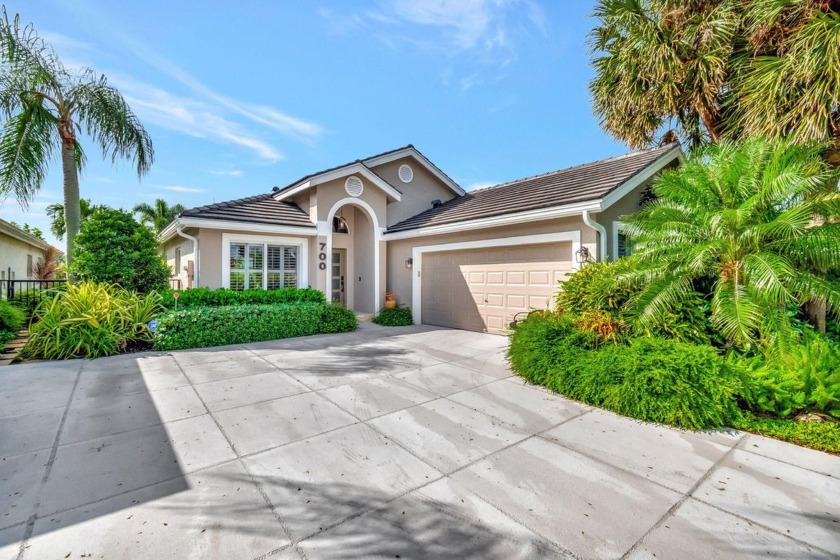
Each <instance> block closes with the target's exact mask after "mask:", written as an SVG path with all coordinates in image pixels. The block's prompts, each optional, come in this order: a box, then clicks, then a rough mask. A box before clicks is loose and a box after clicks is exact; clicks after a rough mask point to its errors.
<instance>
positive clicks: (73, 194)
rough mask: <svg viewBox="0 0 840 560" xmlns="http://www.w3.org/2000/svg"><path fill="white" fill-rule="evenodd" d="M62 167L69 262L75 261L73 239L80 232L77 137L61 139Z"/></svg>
mask: <svg viewBox="0 0 840 560" xmlns="http://www.w3.org/2000/svg"><path fill="white" fill-rule="evenodd" d="M61 169H62V172H63V173H64V225H65V228H66V235H67V264H68V266H69V265H70V263H71V262H73V239H74V238H75V237H76V234H77V233H78V232H79V225H80V223H81V213H82V212H81V208H80V203H79V172H78V168H77V166H76V142H75V138H62V139H61Z"/></svg>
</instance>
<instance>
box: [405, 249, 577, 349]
mask: <svg viewBox="0 0 840 560" xmlns="http://www.w3.org/2000/svg"><path fill="white" fill-rule="evenodd" d="M571 270H572V244H571V243H552V244H541V245H517V246H510V247H491V248H487V249H470V250H464V251H443V252H439V253H425V254H424V255H423V266H422V272H421V273H422V275H423V282H422V306H421V311H422V319H423V322H424V323H427V324H430V325H440V326H444V327H454V328H457V329H465V330H470V331H478V332H491V333H497V334H502V333H505V332H506V331H507V326H508V325H509V324H510V322H511V321H512V320H513V316H514V315H515V314H517V313H519V312H520V311H528V310H530V309H546V308H548V307H549V306H550V305H551V303H552V297H553V295H554V293H555V292H556V291H557V282H558V281H559V280H562V279H564V278H565V275H566V274H567V273H569V272H571Z"/></svg>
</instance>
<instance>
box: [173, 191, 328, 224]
mask: <svg viewBox="0 0 840 560" xmlns="http://www.w3.org/2000/svg"><path fill="white" fill-rule="evenodd" d="M272 194H273V193H266V194H258V195H256V196H249V197H246V198H238V199H236V200H228V201H225V202H219V203H216V204H208V205H207V206H199V207H197V208H190V209H188V210H184V211H183V212H181V217H182V218H205V219H211V220H230V221H234V222H252V223H258V224H272V225H281V226H304V227H312V228H314V227H315V224H313V223H312V220H310V219H309V214H307V213H306V212H304V211H303V210H301V209H300V207H299V206H298V205H297V204H294V203H291V202H283V201H277V200H274V198H273V197H272Z"/></svg>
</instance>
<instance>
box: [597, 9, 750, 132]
mask: <svg viewBox="0 0 840 560" xmlns="http://www.w3.org/2000/svg"><path fill="white" fill-rule="evenodd" d="M734 4H735V2H734V1H732V0H730V1H723V2H697V1H691V2H685V3H683V6H682V7H680V8H678V7H676V6H675V3H674V2H673V0H649V1H648V2H639V1H633V0H630V1H628V0H600V1H599V2H598V4H597V6H596V8H595V13H594V15H595V18H596V19H597V20H598V25H597V26H596V27H595V28H594V29H593V30H592V32H591V34H590V46H591V48H592V53H593V65H594V67H595V78H594V79H593V80H592V82H591V83H590V93H591V95H592V98H593V102H594V108H595V113H596V114H597V116H598V117H599V118H600V120H601V126H602V127H603V128H604V129H605V130H606V131H607V132H608V133H609V134H610V135H612V136H614V137H615V138H617V139H619V140H621V141H623V142H625V143H627V144H628V145H630V147H632V148H642V147H648V146H650V145H651V144H653V143H655V142H657V141H658V137H657V135H658V134H659V133H661V131H662V130H663V129H664V128H667V129H670V130H674V129H676V130H677V131H679V133H680V135H681V136H682V137H683V138H684V139H686V140H687V141H688V144H689V145H692V146H693V145H697V144H699V143H702V142H704V141H707V140H711V141H717V140H718V139H719V138H720V137H721V134H722V133H723V118H724V115H723V112H722V110H723V109H722V108H723V107H724V106H726V103H725V101H726V96H727V92H728V88H727V87H726V86H727V78H728V66H729V63H730V59H731V53H732V43H733V39H734V37H735V36H736V31H737V29H738V27H739V19H740V14H739V12H738V10H737V9H736V8H735V6H734Z"/></svg>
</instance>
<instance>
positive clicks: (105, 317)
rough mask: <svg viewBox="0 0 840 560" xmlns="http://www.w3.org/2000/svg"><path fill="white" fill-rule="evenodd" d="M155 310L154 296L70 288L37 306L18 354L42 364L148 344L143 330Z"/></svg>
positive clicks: (88, 285)
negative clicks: (40, 361) (27, 334)
mask: <svg viewBox="0 0 840 560" xmlns="http://www.w3.org/2000/svg"><path fill="white" fill-rule="evenodd" d="M160 309H161V308H160V296H159V295H158V294H157V293H155V292H151V293H149V294H146V295H138V294H136V293H134V292H130V291H128V290H124V289H122V288H120V287H119V286H115V285H110V284H99V283H96V282H80V283H78V284H74V285H70V286H67V290H66V291H60V292H57V293H56V295H55V297H53V298H49V299H43V300H42V301H41V303H40V304H39V305H38V307H37V308H36V310H35V317H34V319H33V322H32V324H31V325H30V327H29V340H28V341H27V343H26V346H25V347H24V348H23V351H22V354H23V356H25V357H28V358H39V359H47V360H66V359H70V358H97V357H99V356H110V355H113V354H117V353H119V352H121V351H124V350H126V349H128V348H129V347H131V346H132V345H137V344H148V343H149V342H150V341H151V339H152V333H151V331H150V330H149V328H148V326H147V324H148V323H149V321H151V320H152V319H153V318H154V317H155V315H157V314H158V313H159V312H160Z"/></svg>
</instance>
